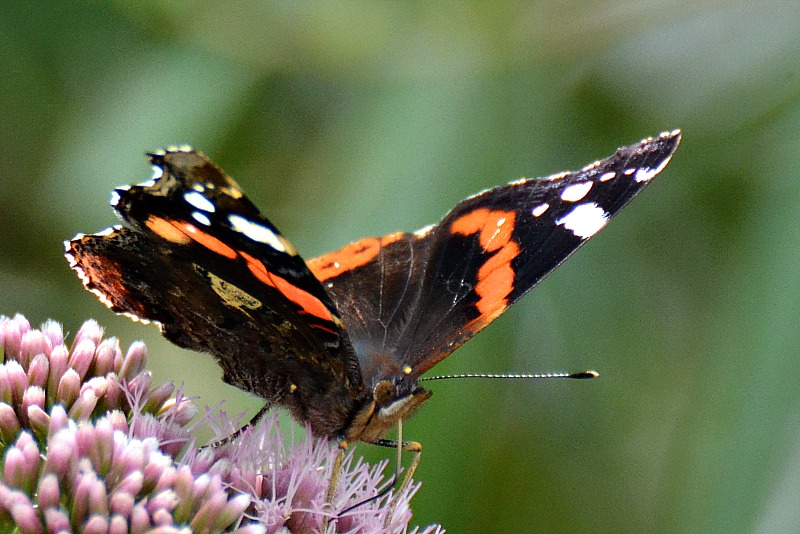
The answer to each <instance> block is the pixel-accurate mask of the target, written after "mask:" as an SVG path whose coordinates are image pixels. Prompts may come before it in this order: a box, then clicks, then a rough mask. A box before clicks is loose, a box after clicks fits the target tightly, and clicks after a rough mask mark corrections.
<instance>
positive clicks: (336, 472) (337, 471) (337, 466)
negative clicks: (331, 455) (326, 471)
mask: <svg viewBox="0 0 800 534" xmlns="http://www.w3.org/2000/svg"><path fill="white" fill-rule="evenodd" d="M347 446H348V443H347V441H345V440H343V439H341V440H339V452H338V453H337V454H336V460H334V462H333V469H332V470H331V480H330V482H328V493H327V495H326V497H325V502H327V503H328V505H329V506H333V496H334V494H335V493H336V486H337V485H338V484H339V476H340V475H341V473H342V462H343V461H344V454H345V452H347ZM361 504H362V503H359V504H357V505H356V506H360V505H361ZM352 508H354V507H351V508H348V509H347V510H351V509H352ZM347 510H346V511H347ZM339 515H341V514H339ZM336 517H337V518H338V515H337V516H336ZM330 521H331V517H330V516H328V515H326V516H325V519H324V520H323V522H322V531H321V532H323V534H324V533H325V532H327V531H328V524H329V523H330Z"/></svg>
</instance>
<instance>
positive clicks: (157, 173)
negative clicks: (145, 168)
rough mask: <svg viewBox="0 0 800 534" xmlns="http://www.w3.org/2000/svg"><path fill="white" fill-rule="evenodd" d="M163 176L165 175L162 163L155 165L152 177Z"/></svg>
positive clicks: (156, 178) (152, 178) (155, 178)
mask: <svg viewBox="0 0 800 534" xmlns="http://www.w3.org/2000/svg"><path fill="white" fill-rule="evenodd" d="M162 176H164V169H162V168H161V166H160V165H153V176H152V177H151V178H150V179H151V180H158V179H159V178H161V177H162Z"/></svg>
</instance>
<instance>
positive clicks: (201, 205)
mask: <svg viewBox="0 0 800 534" xmlns="http://www.w3.org/2000/svg"><path fill="white" fill-rule="evenodd" d="M183 199H184V200H185V201H186V202H188V203H189V204H191V205H192V206H194V207H195V208H197V209H199V210H203V211H207V212H208V213H214V212H215V211H217V208H215V207H214V204H213V203H212V202H211V201H210V200H208V199H207V198H206V197H204V196H203V195H201V194H200V193H198V192H197V191H187V192H186V193H184V194H183Z"/></svg>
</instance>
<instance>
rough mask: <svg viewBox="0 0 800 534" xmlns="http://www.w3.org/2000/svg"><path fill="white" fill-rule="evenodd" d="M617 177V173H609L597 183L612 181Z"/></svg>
mask: <svg viewBox="0 0 800 534" xmlns="http://www.w3.org/2000/svg"><path fill="white" fill-rule="evenodd" d="M616 175H617V173H615V172H607V173H605V174H604V175H602V176H601V177H600V178H598V180H597V181H598V182H607V181H609V180H610V179H612V178H613V177H615V176H616Z"/></svg>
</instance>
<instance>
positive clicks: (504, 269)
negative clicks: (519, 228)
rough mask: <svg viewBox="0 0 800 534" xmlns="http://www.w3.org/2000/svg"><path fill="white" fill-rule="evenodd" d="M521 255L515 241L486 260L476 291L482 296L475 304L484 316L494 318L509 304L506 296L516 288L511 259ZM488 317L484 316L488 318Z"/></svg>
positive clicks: (479, 275) (480, 270)
mask: <svg viewBox="0 0 800 534" xmlns="http://www.w3.org/2000/svg"><path fill="white" fill-rule="evenodd" d="M517 256H519V246H517V244H516V243H514V242H513V241H512V242H510V243H508V244H507V245H506V246H504V247H503V248H501V249H500V251H499V252H497V254H495V255H494V256H492V257H491V258H489V259H488V260H486V263H484V264H483V265H481V268H480V269H479V270H478V283H477V284H476V285H475V292H476V293H477V294H478V295H479V296H480V297H481V298H480V300H479V301H478V303H477V304H476V305H475V306H476V307H477V308H478V311H479V312H480V314H481V315H482V316H488V319H489V320H491V319H494V318H495V317H497V316H498V315H500V313H501V312H502V311H503V310H505V308H506V306H508V300H507V299H506V297H508V295H509V294H510V293H511V292H512V291H513V290H514V277H515V274H514V269H512V268H511V260H513V259H514V258H516V257H517ZM486 318H487V317H484V319H486Z"/></svg>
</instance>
